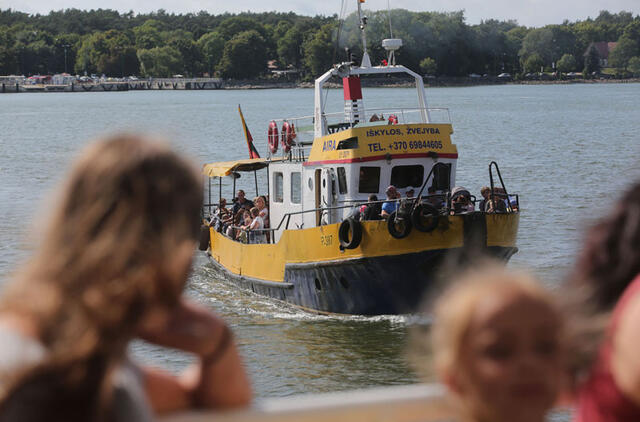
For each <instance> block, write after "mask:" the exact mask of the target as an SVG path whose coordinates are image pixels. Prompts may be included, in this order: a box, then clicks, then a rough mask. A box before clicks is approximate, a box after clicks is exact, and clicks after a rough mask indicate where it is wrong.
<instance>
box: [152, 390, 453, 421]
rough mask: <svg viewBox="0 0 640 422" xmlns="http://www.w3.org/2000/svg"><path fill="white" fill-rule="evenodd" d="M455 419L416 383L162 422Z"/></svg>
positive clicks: (441, 398) (438, 394) (437, 395)
mask: <svg viewBox="0 0 640 422" xmlns="http://www.w3.org/2000/svg"><path fill="white" fill-rule="evenodd" d="M454 420H456V412H455V409H454V406H453V405H452V403H451V401H450V400H448V399H447V397H446V396H445V390H444V388H443V387H442V386H440V385H437V384H417V385H407V386H393V387H383V388H373V389H367V390H356V391H346V392H335V393H324V394H309V395H299V396H293V397H286V398H271V399H265V400H261V401H258V402H257V403H256V404H255V405H254V406H253V407H251V408H250V409H248V410H241V411H232V412H187V413H182V414H176V415H172V416H168V417H164V418H161V421H162V422H205V421H215V422H255V421H260V422H276V421H278V422H320V421H322V422H327V421H331V422H418V421H420V422H443V421H454Z"/></svg>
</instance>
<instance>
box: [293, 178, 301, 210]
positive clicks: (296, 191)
mask: <svg viewBox="0 0 640 422" xmlns="http://www.w3.org/2000/svg"><path fill="white" fill-rule="evenodd" d="M301 188H302V177H301V175H300V172H297V171H296V172H293V173H291V203H292V204H300V203H301V202H302V194H301V193H300V191H301Z"/></svg>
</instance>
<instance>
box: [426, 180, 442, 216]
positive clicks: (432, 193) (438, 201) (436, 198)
mask: <svg viewBox="0 0 640 422" xmlns="http://www.w3.org/2000/svg"><path fill="white" fill-rule="evenodd" d="M427 193H428V197H427V202H429V203H430V204H431V205H433V206H434V207H435V208H436V209H437V210H439V209H441V208H442V207H443V206H444V200H443V199H442V195H436V188H435V187H434V186H433V185H431V186H429V187H428V188H427Z"/></svg>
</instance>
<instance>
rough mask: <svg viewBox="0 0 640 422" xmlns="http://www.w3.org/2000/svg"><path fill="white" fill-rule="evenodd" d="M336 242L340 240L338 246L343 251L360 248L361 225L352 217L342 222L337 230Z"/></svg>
mask: <svg viewBox="0 0 640 422" xmlns="http://www.w3.org/2000/svg"><path fill="white" fill-rule="evenodd" d="M349 232H351V238H349ZM338 240H340V246H341V247H343V248H344V249H355V248H357V247H358V246H360V242H362V225H361V224H360V222H359V221H356V220H355V219H354V218H352V217H349V218H347V219H346V220H343V221H342V223H340V227H339V228H338Z"/></svg>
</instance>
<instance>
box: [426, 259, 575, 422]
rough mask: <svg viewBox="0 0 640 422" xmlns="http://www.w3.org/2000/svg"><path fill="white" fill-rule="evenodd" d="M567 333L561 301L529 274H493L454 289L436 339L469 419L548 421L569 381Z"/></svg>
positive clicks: (439, 307) (438, 319) (437, 358)
mask: <svg viewBox="0 0 640 422" xmlns="http://www.w3.org/2000/svg"><path fill="white" fill-rule="evenodd" d="M562 336H563V323H562V318H561V316H560V312H559V310H558V309H557V306H556V304H555V302H554V300H553V299H552V297H551V296H550V294H549V293H547V292H546V291H545V290H544V289H543V288H542V287H541V286H540V285H539V284H538V283H537V282H536V281H535V280H533V279H532V278H531V277H529V276H526V275H522V274H514V273H508V272H505V271H504V270H499V269H491V270H488V271H484V272H482V273H477V272H476V273H470V274H468V275H466V276H464V277H463V278H462V279H461V280H460V281H459V282H458V283H456V284H454V286H453V287H452V288H451V289H450V290H449V291H448V292H447V293H445V295H444V296H442V297H441V298H440V299H439V301H438V302H437V304H436V308H435V313H434V324H433V327H432V334H431V340H432V346H433V350H434V363H435V369H436V372H437V374H438V375H439V377H440V379H441V380H442V381H443V383H444V384H445V385H446V386H447V387H448V390H449V391H450V393H452V395H453V397H455V398H456V399H457V400H456V402H457V404H458V405H459V410H460V412H461V420H466V421H492V422H502V421H505V422H506V421H510V422H514V421H521V422H524V421H526V422H543V421H544V420H545V415H546V414H547V412H548V411H549V409H550V408H551V407H552V406H553V405H554V402H555V401H556V398H557V396H558V393H559V389H560V385H561V381H562V374H563V347H562Z"/></svg>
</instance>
